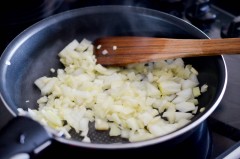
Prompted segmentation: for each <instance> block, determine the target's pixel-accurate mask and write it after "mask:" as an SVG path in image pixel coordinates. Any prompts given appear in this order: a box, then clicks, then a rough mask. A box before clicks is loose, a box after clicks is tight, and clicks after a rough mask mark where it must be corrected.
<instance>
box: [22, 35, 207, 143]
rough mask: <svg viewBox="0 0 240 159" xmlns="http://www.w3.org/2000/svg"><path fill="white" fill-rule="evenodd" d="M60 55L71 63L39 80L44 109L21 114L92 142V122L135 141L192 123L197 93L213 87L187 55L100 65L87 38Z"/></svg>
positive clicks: (84, 140) (65, 49) (112, 134)
mask: <svg viewBox="0 0 240 159" xmlns="http://www.w3.org/2000/svg"><path fill="white" fill-rule="evenodd" d="M100 48H101V46H100V45H99V46H97V49H100ZM116 49H117V47H116V46H113V50H116ZM102 53H103V54H107V50H104V51H103V52H102ZM58 55H59V57H60V61H61V62H62V64H63V65H64V66H65V68H64V69H57V72H56V73H57V76H56V77H46V76H43V77H40V78H38V79H36V80H35V85H36V86H37V87H38V88H39V89H40V91H41V93H42V97H41V98H39V99H38V100H37V103H38V104H39V108H38V110H31V109H29V110H27V111H24V110H23V109H19V114H20V115H26V114H29V115H30V116H31V117H32V118H33V119H35V120H38V121H40V123H42V124H44V125H48V126H50V127H52V128H54V129H56V130H58V131H60V132H62V134H64V135H65V137H66V138H70V137H71V135H70V134H69V133H68V132H69V131H70V130H71V129H74V130H75V131H76V132H77V133H79V135H80V136H82V137H83V142H91V139H90V138H89V136H88V131H89V123H90V122H94V124H95V129H96V130H100V131H107V130H108V131H109V135H110V136H121V137H122V138H127V139H129V141H130V142H136V141H143V140H147V139H152V138H155V137H159V136H162V135H166V134H168V133H171V132H173V131H175V130H177V129H179V128H181V127H183V126H185V125H186V124H188V123H189V122H190V120H191V119H192V118H193V116H194V114H195V113H196V111H197V109H198V106H197V104H198V100H197V98H196V97H198V96H200V95H201V93H203V92H205V91H207V85H203V86H202V87H201V89H200V88H199V86H198V85H199V82H198V79H197V75H198V72H197V70H196V69H195V68H193V66H191V65H186V66H185V65H184V61H183V60H182V59H181V58H177V59H169V60H160V61H158V62H154V63H148V64H147V65H146V64H145V63H139V64H132V65H128V66H126V67H125V68H120V67H108V68H107V67H104V66H102V65H99V64H96V58H95V56H94V54H93V45H92V44H91V41H88V40H87V39H83V40H82V41H81V42H80V43H79V42H78V41H77V40H73V41H72V42H71V43H69V44H68V45H67V46H66V47H65V48H64V49H63V50H62V51H61V52H60V53H59V54H58ZM51 71H52V72H54V71H55V70H53V69H51ZM202 111H203V108H201V109H200V112H202Z"/></svg>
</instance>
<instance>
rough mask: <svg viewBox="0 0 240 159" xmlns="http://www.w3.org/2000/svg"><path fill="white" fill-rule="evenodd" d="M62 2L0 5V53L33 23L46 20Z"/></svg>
mask: <svg viewBox="0 0 240 159" xmlns="http://www.w3.org/2000/svg"><path fill="white" fill-rule="evenodd" d="M62 2H63V1H62V0H34V1H32V0H26V1H24V3H23V2H22V1H18V0H14V1H4V2H0V3H4V4H1V5H0V12H1V14H0V20H1V23H0V28H1V30H0V34H1V41H0V44H1V45H0V51H1V52H2V51H3V49H4V48H5V47H6V45H7V44H8V43H9V42H10V41H11V40H12V39H13V38H14V37H15V36H17V34H19V33H20V32H21V31H23V30H24V29H25V28H27V27H29V26H30V25H32V24H34V23H35V22H37V21H39V20H41V19H43V18H46V17H48V16H50V15H52V14H54V13H55V11H57V9H58V8H59V7H60V6H61V4H62Z"/></svg>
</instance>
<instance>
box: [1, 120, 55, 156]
mask: <svg viewBox="0 0 240 159" xmlns="http://www.w3.org/2000/svg"><path fill="white" fill-rule="evenodd" d="M51 138H52V136H51V135H50V134H49V133H48V132H47V131H46V129H45V128H44V127H43V126H42V125H41V124H40V123H38V122H36V121H34V120H33V119H31V118H29V117H24V116H18V117H15V118H13V119H12V120H10V121H9V122H8V123H7V124H6V125H5V126H4V127H3V129H2V130H1V131H0V158H4V159H5V158H6V159H10V158H11V159H13V158H14V159H16V158H21V157H23V158H26V159H27V158H30V154H31V153H33V152H34V153H38V152H40V151H41V150H42V149H43V148H45V147H46V146H48V145H50V143H51V142H50V139H51ZM47 143H49V144H47ZM44 145H45V146H44Z"/></svg>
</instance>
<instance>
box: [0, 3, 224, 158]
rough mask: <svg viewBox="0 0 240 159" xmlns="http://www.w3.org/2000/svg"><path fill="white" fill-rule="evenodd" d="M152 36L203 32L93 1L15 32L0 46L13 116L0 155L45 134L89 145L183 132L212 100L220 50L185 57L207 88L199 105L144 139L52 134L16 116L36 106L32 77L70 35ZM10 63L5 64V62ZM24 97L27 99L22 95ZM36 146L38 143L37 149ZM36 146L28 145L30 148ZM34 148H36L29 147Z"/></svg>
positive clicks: (2, 86) (216, 97) (172, 137)
mask: <svg viewBox="0 0 240 159" xmlns="http://www.w3.org/2000/svg"><path fill="white" fill-rule="evenodd" d="M109 35H111V36H114V35H117V36H121V35H122V36H124V35H128V36H131V35H137V36H154V37H167V38H205V39H206V38H208V37H207V36H206V35H205V34H204V33H203V32H201V31H200V30H199V29H197V28H196V27H194V26H192V25H191V24H189V23H187V22H186V21H183V20H181V19H179V18H176V17H174V16H171V15H168V14H165V13H162V12H159V11H154V10H149V9H144V8H136V7H128V6H98V7H89V8H82V9H77V10H72V11H67V12H64V13H60V14H58V15H54V16H52V17H49V18H47V19H45V20H42V21H40V22H39V23H37V24H35V25H33V26H31V27H30V28H28V29H27V30H25V31H24V32H22V33H21V34H20V35H19V36H18V37H16V38H15V39H14V40H13V41H12V42H11V43H10V44H9V45H8V47H7V48H6V49H5V51H4V53H3V54H2V57H1V60H0V79H1V80H0V92H1V98H2V100H3V102H4V104H5V106H6V107H7V109H8V110H9V111H10V112H11V114H12V115H13V116H14V118H13V120H12V121H10V122H9V124H7V125H6V127H5V128H4V129H3V130H2V131H1V132H0V158H7V157H9V156H13V155H15V154H19V153H31V152H33V150H34V149H35V148H37V147H39V146H42V147H41V148H42V149H43V148H45V147H46V146H48V145H49V144H50V141H51V140H56V141H58V142H61V143H64V144H69V145H75V146H79V147H84V148H94V149H104V150H106V149H107V150H110V149H134V148H140V147H146V146H150V145H154V144H159V145H167V144H169V143H172V142H176V141H178V142H180V141H181V140H183V139H185V138H186V137H187V136H189V135H190V134H191V133H192V132H193V131H194V129H195V128H196V127H197V126H198V125H199V124H200V123H202V122H203V121H204V120H205V119H206V118H207V117H208V116H209V115H210V114H211V113H212V112H213V111H214V110H215V109H216V107H217V106H218V104H219V103H220V100H221V99H222V97H223V94H224V92H225V88H226V84H227V70H226V65H225V62H224V59H223V57H222V56H215V57H198V58H186V59H184V61H185V62H186V63H189V64H192V65H193V66H194V67H195V68H196V69H197V70H198V71H199V76H198V78H199V81H200V85H202V84H205V83H207V84H208V86H209V88H208V91H207V93H204V94H203V95H202V96H201V97H200V98H199V106H200V107H202V106H205V107H206V110H205V111H204V112H203V113H198V114H197V115H196V116H195V117H194V118H193V120H192V122H191V123H190V124H188V125H187V126H185V127H183V128H181V129H179V130H177V131H175V132H173V133H170V134H168V135H165V136H162V137H158V138H155V139H152V140H148V141H142V142H136V143H129V142H126V141H125V140H122V139H121V138H110V137H108V135H107V133H99V132H96V131H94V129H91V130H90V136H91V137H92V140H93V142H92V143H84V142H81V139H79V138H78V137H77V136H78V135H76V134H74V132H73V134H72V136H73V138H72V139H70V140H69V139H65V138H63V137H59V136H57V135H56V134H55V133H53V132H52V131H50V130H49V129H48V128H44V127H42V126H41V125H40V124H39V123H37V122H35V121H33V120H31V119H30V118H28V117H18V115H17V113H18V112H17V108H23V109H24V110H26V109H27V108H37V104H36V100H37V99H38V98H39V97H40V91H39V90H38V89H37V88H36V87H35V86H34V84H33V82H34V81H35V80H36V79H37V78H39V77H41V76H44V75H46V76H52V75H51V74H50V73H49V69H50V68H59V67H62V65H61V64H60V62H59V59H58V56H57V54H58V52H59V51H60V50H62V49H63V47H64V46H66V45H67V44H68V43H69V42H71V41H72V40H73V39H78V40H79V41H81V40H82V39H83V38H87V39H89V40H92V41H93V40H94V39H96V38H98V37H102V36H109ZM8 61H9V62H10V63H11V65H7V64H6V62H8ZM26 100H29V101H30V102H29V103H26V102H25V101H26ZM37 150H38V151H39V150H41V149H37ZM35 151H36V149H35V150H34V152H35ZM35 153H37V152H35Z"/></svg>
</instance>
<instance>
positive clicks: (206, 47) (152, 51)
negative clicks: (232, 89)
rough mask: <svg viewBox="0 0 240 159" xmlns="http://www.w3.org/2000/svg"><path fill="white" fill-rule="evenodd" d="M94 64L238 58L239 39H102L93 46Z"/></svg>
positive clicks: (121, 64)
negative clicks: (236, 56)
mask: <svg viewBox="0 0 240 159" xmlns="http://www.w3.org/2000/svg"><path fill="white" fill-rule="evenodd" d="M94 46H95V55H96V58H97V63H99V64H102V65H105V66H110V65H115V66H123V65H127V64H132V63H139V62H154V61H157V60H160V59H171V58H184V57H196V56H214V55H222V54H239V53H240V38H225V39H170V38H153V37H130V36H123V37H117V36H116V37H104V38H100V39H97V40H96V41H95V42H94Z"/></svg>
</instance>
